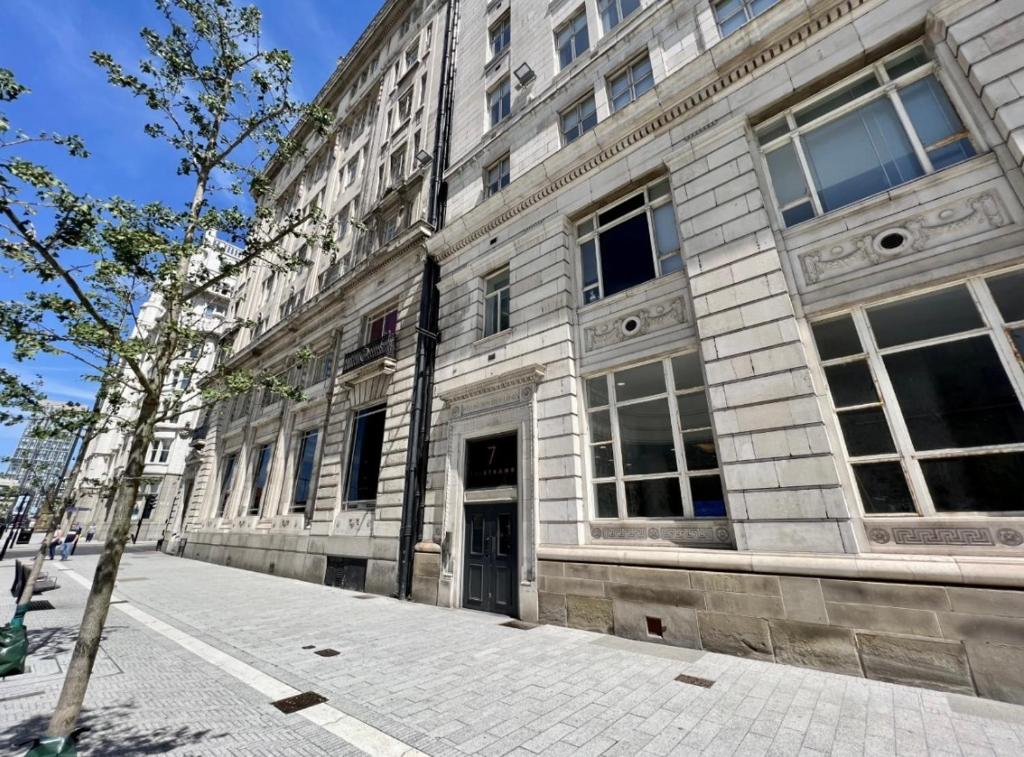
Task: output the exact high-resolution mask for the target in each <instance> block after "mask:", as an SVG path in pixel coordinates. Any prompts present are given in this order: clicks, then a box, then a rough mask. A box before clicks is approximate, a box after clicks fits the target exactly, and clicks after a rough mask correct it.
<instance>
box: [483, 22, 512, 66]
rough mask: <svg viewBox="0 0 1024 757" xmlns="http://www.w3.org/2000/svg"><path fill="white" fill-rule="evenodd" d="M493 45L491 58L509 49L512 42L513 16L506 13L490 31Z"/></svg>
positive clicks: (490, 39)
mask: <svg viewBox="0 0 1024 757" xmlns="http://www.w3.org/2000/svg"><path fill="white" fill-rule="evenodd" d="M487 36H488V40H489V41H490V46H491V60H494V59H495V58H497V57H498V56H499V55H501V54H502V53H503V52H505V51H506V50H508V46H509V45H510V44H511V43H512V16H511V14H509V13H506V14H505V15H504V16H502V17H501V18H500V19H498V21H497V22H496V23H495V24H494V25H493V26H492V27H491V28H490V30H489V31H488V35H487Z"/></svg>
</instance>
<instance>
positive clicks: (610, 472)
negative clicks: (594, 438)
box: [591, 443, 615, 478]
mask: <svg viewBox="0 0 1024 757" xmlns="http://www.w3.org/2000/svg"><path fill="white" fill-rule="evenodd" d="M591 449H592V450H593V454H594V477H595V478H612V477H613V476H614V475H615V456H614V453H613V452H612V445H611V444H610V443H609V444H598V445H595V446H594V447H592V448H591Z"/></svg>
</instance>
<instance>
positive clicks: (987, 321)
mask: <svg viewBox="0 0 1024 757" xmlns="http://www.w3.org/2000/svg"><path fill="white" fill-rule="evenodd" d="M1014 271H1024V268H1019V267H1018V268H1008V269H1003V270H999V271H994V272H988V273H986V274H985V275H982V276H974V277H972V278H968V279H961V280H959V281H956V282H952V283H945V284H942V285H941V286H935V287H928V288H926V289H920V290H916V291H914V292H911V293H904V294H902V295H900V296H897V297H889V298H886V299H882V300H876V301H872V302H869V303H865V304H863V305H860V306H858V307H855V308H853V309H846V310H843V311H839V312H832V313H829V314H825V315H823V316H822V317H820V318H815V319H814V320H812V321H811V324H812V325H813V324H815V323H821V322H825V321H830V320H834V319H837V318H842V317H845V316H850V317H851V318H852V320H853V324H854V327H855V328H856V332H857V337H858V339H860V343H861V350H862V351H861V352H860V353H857V354H855V355H844V356H841V357H838V358H831V359H825V360H823V359H822V358H821V355H820V353H819V352H818V347H817V343H816V342H815V354H816V355H817V357H818V364H819V365H820V366H821V373H822V376H823V377H824V374H825V369H826V368H828V367H832V366H835V365H842V364H849V363H855V362H859V361H866V362H867V365H868V367H869V368H870V371H871V378H872V380H873V381H874V383H875V387H876V389H877V391H878V396H879V402H878V403H868V404H867V405H849V406H844V407H842V408H837V407H836V404H835V399H834V397H833V394H832V390H831V387H829V385H828V383H827V381H825V382H824V385H825V387H826V393H827V395H828V401H829V406H830V408H831V409H832V417H833V418H834V419H835V422H834V425H835V429H836V438H837V439H838V441H839V444H840V445H841V449H842V453H843V457H844V459H845V463H846V468H847V471H848V473H849V479H850V482H851V486H852V488H853V490H854V492H855V496H856V499H857V503H858V505H859V506H860V510H861V513H862V514H863V516H864V517H865V518H919V517H923V518H958V517H974V518H978V517H983V518H989V517H1005V516H1015V515H1020V514H1021V513H1024V506H1022V507H1021V508H1019V509H1017V510H937V509H936V508H935V503H934V501H933V499H932V495H931V491H930V489H929V488H928V484H927V482H926V480H925V477H924V473H923V471H922V469H921V462H922V461H928V460H937V459H946V458H954V459H958V458H965V457H971V456H981V455H991V454H1000V453H1014V452H1024V441H1021V442H1015V443H1007V444H987V445H980V446H974V447H945V448H941V449H927V450H917V449H916V448H915V446H914V443H913V440H912V438H911V436H910V431H909V429H908V427H907V424H906V421H905V419H904V415H903V411H902V408H901V406H900V403H899V399H898V398H897V395H896V390H895V388H894V386H893V383H892V380H891V378H890V376H889V372H888V370H887V369H886V367H885V362H884V358H885V356H887V355H893V354H897V353H902V352H912V351H914V350H919V349H922V348H926V347H931V346H934V345H939V344H950V343H953V342H960V341H966V340H968V339H973V338H977V337H979V336H981V337H986V338H987V339H988V340H989V341H990V342H991V344H992V346H993V348H994V350H995V353H996V356H997V357H998V359H999V363H1000V365H1001V367H1002V368H1003V370H1004V371H1005V373H1006V377H1007V380H1008V382H1009V383H1010V386H1011V387H1012V388H1013V390H1014V394H1015V395H1016V397H1017V401H1018V403H1020V405H1021V408H1022V411H1024V366H1022V364H1021V363H1020V361H1019V360H1018V358H1017V356H1016V354H1015V349H1014V346H1013V343H1012V339H1011V336H1010V330H1011V329H1024V320H1019V321H1004V320H1003V317H1002V314H1001V313H1000V311H999V308H998V306H997V305H996V303H995V300H994V298H993V297H992V294H991V293H990V292H989V290H988V286H987V284H986V281H987V280H988V279H993V278H997V277H999V276H1001V275H1004V274H1006V273H1012V272H1014ZM960 287H963V288H964V289H966V291H967V293H968V294H969V296H970V298H971V301H972V302H973V304H974V306H975V308H976V310H977V313H978V317H979V318H980V320H981V322H982V325H981V326H979V327H977V328H972V329H969V330H964V331H958V332H956V333H953V334H946V335H943V336H938V337H931V338H926V339H917V340H914V341H908V342H903V343H900V344H897V345H893V346H891V347H879V346H878V343H877V341H876V339H875V335H874V331H873V330H872V328H871V323H870V321H869V320H868V311H869V310H871V309H873V308H877V307H879V306H882V305H887V304H894V303H899V302H906V301H909V300H912V299H914V298H917V297H921V296H924V295H928V294H936V293H938V292H942V291H952V290H955V289H957V288H960ZM812 341H815V340H813V339H812ZM875 404H879V405H880V406H881V409H882V411H883V413H884V415H885V420H886V422H887V423H888V426H889V433H890V434H891V436H892V441H893V447H894V448H895V449H894V451H893V452H887V453H879V454H871V455H851V454H850V453H849V451H848V449H847V444H846V439H845V437H844V436H843V433H842V429H841V428H840V426H839V420H838V418H839V416H840V415H841V414H842V412H844V411H850V410H856V409H859V408H862V407H864V408H866V407H868V405H872V406H873V405H875ZM883 462H885V463H891V462H899V464H900V466H901V467H902V469H903V473H904V477H905V479H906V484H907V489H908V490H909V492H910V495H911V499H912V501H913V504H914V510H913V511H907V512H894V513H884V512H882V513H873V512H868V511H867V509H866V508H865V507H864V502H863V499H862V497H861V493H860V487H859V486H858V484H857V478H856V474H855V472H854V467H855V466H856V465H858V464H870V463H883Z"/></svg>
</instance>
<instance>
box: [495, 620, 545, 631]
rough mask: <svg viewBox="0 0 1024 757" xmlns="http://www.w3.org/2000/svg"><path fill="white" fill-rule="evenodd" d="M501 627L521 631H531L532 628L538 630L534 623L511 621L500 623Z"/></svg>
mask: <svg viewBox="0 0 1024 757" xmlns="http://www.w3.org/2000/svg"><path fill="white" fill-rule="evenodd" d="M498 625H499V626H505V628H516V629H518V630H520V631H529V630H530V629H531V628H536V627H537V626H536V624H534V623H526V622H524V621H522V620H510V621H508V622H507V623H499V624H498Z"/></svg>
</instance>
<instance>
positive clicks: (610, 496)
mask: <svg viewBox="0 0 1024 757" xmlns="http://www.w3.org/2000/svg"><path fill="white" fill-rule="evenodd" d="M594 489H595V491H596V493H597V497H596V499H597V517H598V518H618V517H619V507H618V496H617V495H616V494H615V484H614V483H606V484H597V485H596V486H595V487H594Z"/></svg>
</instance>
